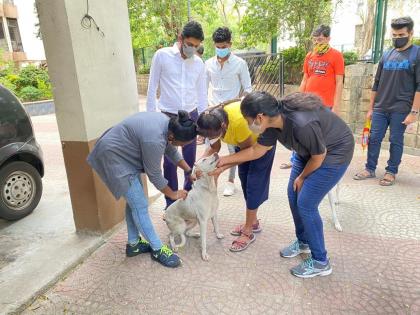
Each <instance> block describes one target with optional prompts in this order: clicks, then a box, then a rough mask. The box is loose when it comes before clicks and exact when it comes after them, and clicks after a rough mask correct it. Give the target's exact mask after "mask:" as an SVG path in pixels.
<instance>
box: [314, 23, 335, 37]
mask: <svg viewBox="0 0 420 315" xmlns="http://www.w3.org/2000/svg"><path fill="white" fill-rule="evenodd" d="M330 34H331V27H329V26H328V25H324V24H321V25H320V26H318V27H317V28H316V29H315V30H314V31H313V32H312V36H321V35H323V36H324V37H330Z"/></svg>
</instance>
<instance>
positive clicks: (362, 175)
mask: <svg viewBox="0 0 420 315" xmlns="http://www.w3.org/2000/svg"><path fill="white" fill-rule="evenodd" d="M375 177H376V175H375V172H372V171H368V170H364V171H361V172H360V173H357V174H356V175H354V176H353V179H354V180H365V179H368V178H375Z"/></svg>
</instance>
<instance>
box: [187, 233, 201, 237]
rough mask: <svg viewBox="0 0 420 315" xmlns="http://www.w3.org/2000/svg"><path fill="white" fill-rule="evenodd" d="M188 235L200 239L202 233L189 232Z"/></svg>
mask: <svg viewBox="0 0 420 315" xmlns="http://www.w3.org/2000/svg"><path fill="white" fill-rule="evenodd" d="M186 235H187V236H188V237H194V238H200V233H191V232H187V233H186Z"/></svg>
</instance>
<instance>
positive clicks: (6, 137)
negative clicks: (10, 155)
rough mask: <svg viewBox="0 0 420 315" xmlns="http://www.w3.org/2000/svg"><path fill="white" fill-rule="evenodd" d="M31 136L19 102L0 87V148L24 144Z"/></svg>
mask: <svg viewBox="0 0 420 315" xmlns="http://www.w3.org/2000/svg"><path fill="white" fill-rule="evenodd" d="M31 136H32V126H31V123H30V121H29V118H28V116H27V114H26V112H25V110H24V109H23V107H22V105H21V104H20V102H19V100H18V99H17V98H16V97H15V96H14V95H13V94H12V93H11V92H10V91H9V90H7V89H6V88H5V87H3V86H1V85H0V147H3V146H5V145H7V144H9V143H12V142H25V141H27V140H28V139H29V138H30V137H31Z"/></svg>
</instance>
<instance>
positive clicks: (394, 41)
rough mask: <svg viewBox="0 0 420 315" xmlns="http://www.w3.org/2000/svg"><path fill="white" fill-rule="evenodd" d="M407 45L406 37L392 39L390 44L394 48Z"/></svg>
mask: <svg viewBox="0 0 420 315" xmlns="http://www.w3.org/2000/svg"><path fill="white" fill-rule="evenodd" d="M407 43H408V36H407V37H400V38H393V39H392V44H393V45H394V47H395V48H402V47H404V46H405V45H407Z"/></svg>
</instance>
